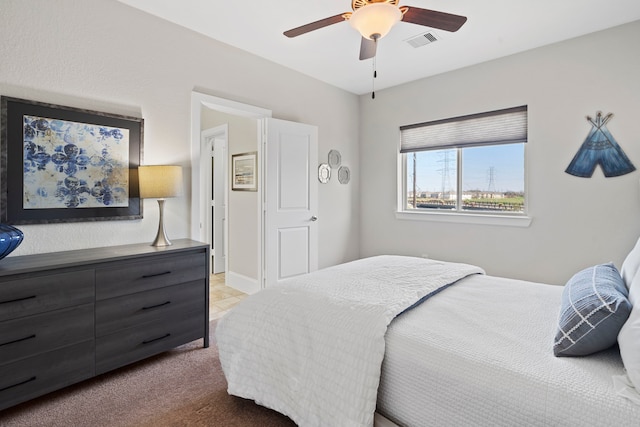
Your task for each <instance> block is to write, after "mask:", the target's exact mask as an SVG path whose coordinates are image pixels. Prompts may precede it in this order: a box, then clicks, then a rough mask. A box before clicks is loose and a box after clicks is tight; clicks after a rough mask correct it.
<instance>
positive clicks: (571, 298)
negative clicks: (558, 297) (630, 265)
mask: <svg viewBox="0 0 640 427" xmlns="http://www.w3.org/2000/svg"><path fill="white" fill-rule="evenodd" d="M627 295H628V291H627V287H626V286H625V284H624V281H623V280H622V277H621V276H620V273H619V272H618V269H617V268H616V267H615V266H614V265H613V264H612V263H608V264H601V265H596V266H594V267H590V268H587V269H585V270H582V271H580V272H578V273H576V274H575V275H574V276H573V277H572V278H571V279H569V281H568V282H567V284H566V285H565V287H564V290H563V292H562V305H561V307H560V316H559V320H558V323H559V324H558V332H557V333H556V337H555V342H554V345H553V353H554V354H555V355H556V356H586V355H589V354H592V353H595V352H597V351H600V350H604V349H607V348H609V347H611V346H612V345H614V344H615V343H616V340H617V337H618V333H619V332H620V329H621V328H622V325H623V324H624V322H625V321H626V320H627V318H628V317H629V313H631V303H630V302H629V300H628V298H627Z"/></svg>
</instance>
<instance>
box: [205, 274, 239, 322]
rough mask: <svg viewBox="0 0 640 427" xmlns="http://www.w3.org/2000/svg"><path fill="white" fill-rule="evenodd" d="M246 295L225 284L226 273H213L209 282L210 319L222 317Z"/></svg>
mask: <svg viewBox="0 0 640 427" xmlns="http://www.w3.org/2000/svg"><path fill="white" fill-rule="evenodd" d="M246 296H247V294H244V293H242V292H240V291H237V290H235V289H233V288H231V287H229V286H227V285H225V281H224V273H220V274H212V275H211V278H210V283H209V320H214V319H218V318H220V317H222V315H224V314H225V313H226V312H227V311H229V310H230V309H231V308H232V307H233V306H234V305H236V304H237V303H239V302H240V301H241V300H242V299H243V298H244V297H246Z"/></svg>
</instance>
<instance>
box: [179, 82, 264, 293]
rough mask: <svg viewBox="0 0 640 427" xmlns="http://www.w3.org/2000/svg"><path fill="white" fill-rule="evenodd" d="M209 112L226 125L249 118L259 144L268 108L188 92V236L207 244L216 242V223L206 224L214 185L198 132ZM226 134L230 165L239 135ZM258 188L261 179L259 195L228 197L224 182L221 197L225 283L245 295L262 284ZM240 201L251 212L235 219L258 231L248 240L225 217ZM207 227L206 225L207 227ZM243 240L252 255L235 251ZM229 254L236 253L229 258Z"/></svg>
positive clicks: (258, 147)
mask: <svg viewBox="0 0 640 427" xmlns="http://www.w3.org/2000/svg"><path fill="white" fill-rule="evenodd" d="M212 113H213V114H214V115H216V114H218V113H221V114H220V116H229V117H228V118H229V119H230V120H231V121H234V119H233V118H234V117H235V118H241V119H244V120H245V121H246V120H247V119H250V121H253V122H254V124H255V123H257V124H258V125H255V126H254V128H255V129H257V130H255V131H253V134H252V135H253V136H252V138H255V141H261V139H262V126H261V123H262V122H261V121H262V119H264V118H268V117H271V111H270V110H265V109H263V108H259V107H254V106H251V105H246V104H242V103H238V102H235V101H230V100H227V99H223V98H217V97H214V96H210V95H205V94H202V93H199V92H192V93H191V165H192V170H191V188H192V193H191V238H192V239H194V240H198V241H201V242H209V241H211V240H213V239H215V230H214V229H213V224H214V223H215V220H212V221H211V222H210V221H209V218H210V217H212V216H215V214H214V212H213V211H212V203H211V200H212V193H211V189H212V188H213V187H214V186H215V181H214V183H213V184H212V183H211V176H212V175H211V172H210V170H211V169H214V170H215V164H213V165H212V164H211V155H210V149H208V148H207V144H203V143H202V138H201V136H202V135H201V133H202V131H203V128H204V127H207V126H208V125H206V124H204V121H205V119H206V116H207V115H211V114H212ZM209 126H211V125H209ZM213 126H216V125H213ZM213 126H212V127H213ZM234 129H235V128H234ZM227 134H228V137H227V154H226V159H227V162H229V158H230V156H231V154H234V152H232V151H233V150H232V146H233V145H234V143H233V141H232V138H234V136H233V135H235V138H236V140H238V139H239V137H238V135H237V133H233V135H232V132H231V130H228V131H227ZM240 139H242V138H240ZM214 141H215V138H214ZM255 145H256V146H257V147H256V149H257V152H258V159H261V158H262V153H261V144H259V143H258V142H256V143H255ZM209 147H210V145H209ZM245 151H246V150H245ZM205 161H206V163H205ZM214 162H215V160H214ZM229 169H230V168H229ZM229 169H227V172H226V173H225V175H226V177H227V179H228V177H229V172H230V171H229ZM214 179H215V178H214ZM261 184H262V179H261V177H259V178H258V192H257V193H255V192H254V193H252V194H251V195H249V194H246V193H245V194H243V195H241V194H233V195H231V194H229V191H228V189H229V187H230V185H229V181H227V184H226V191H227V193H226V195H227V197H226V199H225V202H226V203H225V204H226V215H225V225H226V227H227V229H228V232H227V234H226V235H225V234H224V233H223V234H222V236H221V237H222V238H223V239H224V238H226V239H225V240H224V243H223V244H222V245H223V246H226V248H227V250H226V251H225V260H224V262H225V267H224V269H225V280H226V284H227V285H228V286H231V287H233V288H235V289H237V290H240V291H242V292H244V293H248V294H251V293H255V292H257V291H258V290H260V288H261V285H260V284H261V283H262V280H263V278H262V274H263V273H262V264H261V262H262V244H260V243H258V244H255V239H258V240H260V236H261V235H262V222H261V217H262V209H261V208H262V204H261V203H258V201H259V200H261V199H262V194H263V193H262V191H263V190H262V185H261ZM234 193H237V192H234ZM231 196H233V197H231ZM239 197H241V198H242V200H240V201H239V202H240V203H241V204H242V203H245V202H248V204H249V206H253V207H251V208H250V211H248V210H247V209H242V210H240V214H241V215H240V216H245V217H246V218H245V219H246V220H247V221H253V222H252V223H251V227H250V228H251V229H252V230H255V229H257V231H256V233H255V235H254V234H253V231H252V234H251V236H249V237H248V238H245V237H244V236H242V234H243V232H244V230H240V231H239V233H240V234H238V231H234V230H237V228H234V226H233V224H231V222H232V221H231V218H230V216H233V215H234V214H233V213H229V212H230V209H231V208H233V206H232V204H234V203H236V202H237V201H238V198H239ZM214 198H215V195H214ZM249 198H251V199H254V200H255V203H254V202H253V201H252V200H247V199H249ZM232 199H233V200H232ZM216 204H217V202H216ZM236 212H237V211H236ZM233 220H234V221H235V223H237V221H238V220H239V218H238V216H237V215H236V216H234V218H233ZM208 224H211V226H209V225H208ZM234 234H235V236H234ZM218 235H219V236H220V233H218ZM234 239H235V240H234ZM247 240H250V241H253V242H254V243H253V245H252V252H254V253H246V251H242V250H238V247H237V243H238V242H245V241H247ZM234 242H235V243H234ZM213 245H214V250H215V252H214V259H213V261H214V263H215V261H216V260H215V253H217V252H218V248H219V247H220V246H218V248H216V243H215V242H213ZM218 245H219V244H218ZM253 248H255V249H253ZM234 251H235V252H234ZM234 253H235V254H236V255H234ZM234 257H235V259H234ZM247 264H253V266H251V267H248V266H247ZM247 268H252V270H251V271H249V272H248V273H244V272H243V271H242V269H247Z"/></svg>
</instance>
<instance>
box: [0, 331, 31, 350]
mask: <svg viewBox="0 0 640 427" xmlns="http://www.w3.org/2000/svg"><path fill="white" fill-rule="evenodd" d="M35 337H36V334H33V335H29V336H28V337H24V338H20V339H17V340H13V341H8V342H3V343H2V344H0V347H2V346H3V345H9V344H15V343H17V342H20V341H26V340H30V339H33V338H35Z"/></svg>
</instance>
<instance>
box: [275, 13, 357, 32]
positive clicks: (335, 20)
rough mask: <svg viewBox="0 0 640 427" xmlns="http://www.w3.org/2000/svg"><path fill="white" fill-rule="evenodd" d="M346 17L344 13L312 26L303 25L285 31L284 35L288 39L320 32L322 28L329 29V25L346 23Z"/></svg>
mask: <svg viewBox="0 0 640 427" xmlns="http://www.w3.org/2000/svg"><path fill="white" fill-rule="evenodd" d="M344 15H345V14H344V13H341V14H340V15H335V16H331V17H329V18H324V19H321V20H319V21H316V22H312V23H310V24H306V25H302V26H300V27H297V28H293V29H291V30H288V31H285V32H284V35H285V36H287V37H297V36H300V35H302V34H306V33H308V32H311V31H314V30H319V29H320V28H324V27H328V26H329V25H333V24H337V23H339V22H343V21H345V19H344Z"/></svg>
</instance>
